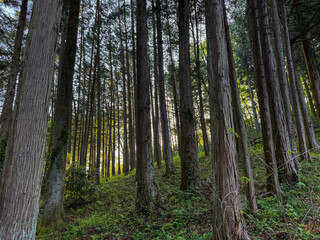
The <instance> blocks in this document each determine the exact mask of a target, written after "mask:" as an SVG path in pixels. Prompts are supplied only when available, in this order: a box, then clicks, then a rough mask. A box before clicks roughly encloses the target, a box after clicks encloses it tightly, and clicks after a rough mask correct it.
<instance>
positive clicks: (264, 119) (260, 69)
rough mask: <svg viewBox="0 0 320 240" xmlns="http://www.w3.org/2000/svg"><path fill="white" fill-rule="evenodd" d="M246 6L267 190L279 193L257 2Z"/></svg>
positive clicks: (253, 0) (248, 0) (251, 0)
mask: <svg viewBox="0 0 320 240" xmlns="http://www.w3.org/2000/svg"><path fill="white" fill-rule="evenodd" d="M247 8H248V18H249V26H250V27H249V32H250V43H251V44H250V45H251V49H252V56H253V63H254V69H255V72H256V76H257V78H256V83H257V90H258V91H257V93H258V101H259V106H260V117H261V128H262V139H263V151H264V156H265V162H266V175H267V191H271V192H275V193H280V192H281V189H280V184H279V178H278V168H277V162H276V157H275V149H274V143H273V136H272V125H271V116H270V106H269V96H268V93H267V86H266V81H265V72H264V64H263V61H262V50H261V41H260V28H259V23H258V22H259V20H258V12H257V2H256V1H255V0H247Z"/></svg>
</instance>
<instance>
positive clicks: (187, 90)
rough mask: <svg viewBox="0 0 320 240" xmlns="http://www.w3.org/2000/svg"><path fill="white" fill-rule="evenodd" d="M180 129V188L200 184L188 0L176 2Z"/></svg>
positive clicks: (183, 188)
mask: <svg viewBox="0 0 320 240" xmlns="http://www.w3.org/2000/svg"><path fill="white" fill-rule="evenodd" d="M178 19H179V82H180V84H179V85H180V127H181V129H183V131H181V133H180V134H181V149H180V154H181V189H182V190H185V189H189V188H194V187H199V186H200V175H199V160H198V149H197V139H196V133H195V119H194V110H193V99H192V88H191V76H190V42H189V41H190V40H189V1H187V0H179V1H178Z"/></svg>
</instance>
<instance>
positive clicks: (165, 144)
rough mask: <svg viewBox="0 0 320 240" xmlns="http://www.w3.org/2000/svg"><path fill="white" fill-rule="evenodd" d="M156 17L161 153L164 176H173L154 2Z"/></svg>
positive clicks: (159, 27) (158, 7)
mask: <svg viewBox="0 0 320 240" xmlns="http://www.w3.org/2000/svg"><path fill="white" fill-rule="evenodd" d="M156 16H157V43H158V65H159V84H158V87H159V102H160V116H161V118H160V119H161V129H162V151H163V158H164V160H165V163H166V174H174V173H175V172H176V170H175V166H174V164H173V157H172V149H171V141H170V135H169V125H168V116H167V105H166V93H165V87H164V85H165V79H164V69H163V64H164V63H163V40H162V20H161V2H160V0H156Z"/></svg>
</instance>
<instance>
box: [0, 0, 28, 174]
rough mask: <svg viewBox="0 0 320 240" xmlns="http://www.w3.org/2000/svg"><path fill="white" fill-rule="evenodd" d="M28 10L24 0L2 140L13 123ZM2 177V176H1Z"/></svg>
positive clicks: (16, 37)
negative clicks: (14, 101) (14, 102)
mask: <svg viewBox="0 0 320 240" xmlns="http://www.w3.org/2000/svg"><path fill="white" fill-rule="evenodd" d="M27 10H28V0H22V2H21V6H20V14H19V22H18V27H17V32H16V36H15V39H14V48H13V54H12V61H11V69H10V75H9V79H8V84H7V89H6V94H5V96H4V103H3V108H2V113H1V118H0V127H1V136H0V138H1V139H2V138H7V137H8V136H7V135H8V131H9V128H10V124H11V123H12V114H13V100H14V96H15V91H16V82H17V76H18V73H19V69H20V55H21V48H22V40H23V32H24V27H25V25H26V16H27ZM0 176H1V175H0Z"/></svg>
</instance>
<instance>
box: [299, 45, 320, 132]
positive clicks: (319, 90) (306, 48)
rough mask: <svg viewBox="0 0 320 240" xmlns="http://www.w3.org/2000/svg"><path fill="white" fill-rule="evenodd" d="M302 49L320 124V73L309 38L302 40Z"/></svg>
mask: <svg viewBox="0 0 320 240" xmlns="http://www.w3.org/2000/svg"><path fill="white" fill-rule="evenodd" d="M302 49H303V53H304V58H305V61H306V65H307V69H308V75H309V78H310V82H311V90H312V93H313V100H314V105H315V108H316V113H317V119H318V125H319V126H320V73H319V70H318V69H317V67H316V64H315V62H314V59H313V56H312V52H311V45H310V42H309V40H307V39H303V40H302Z"/></svg>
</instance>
